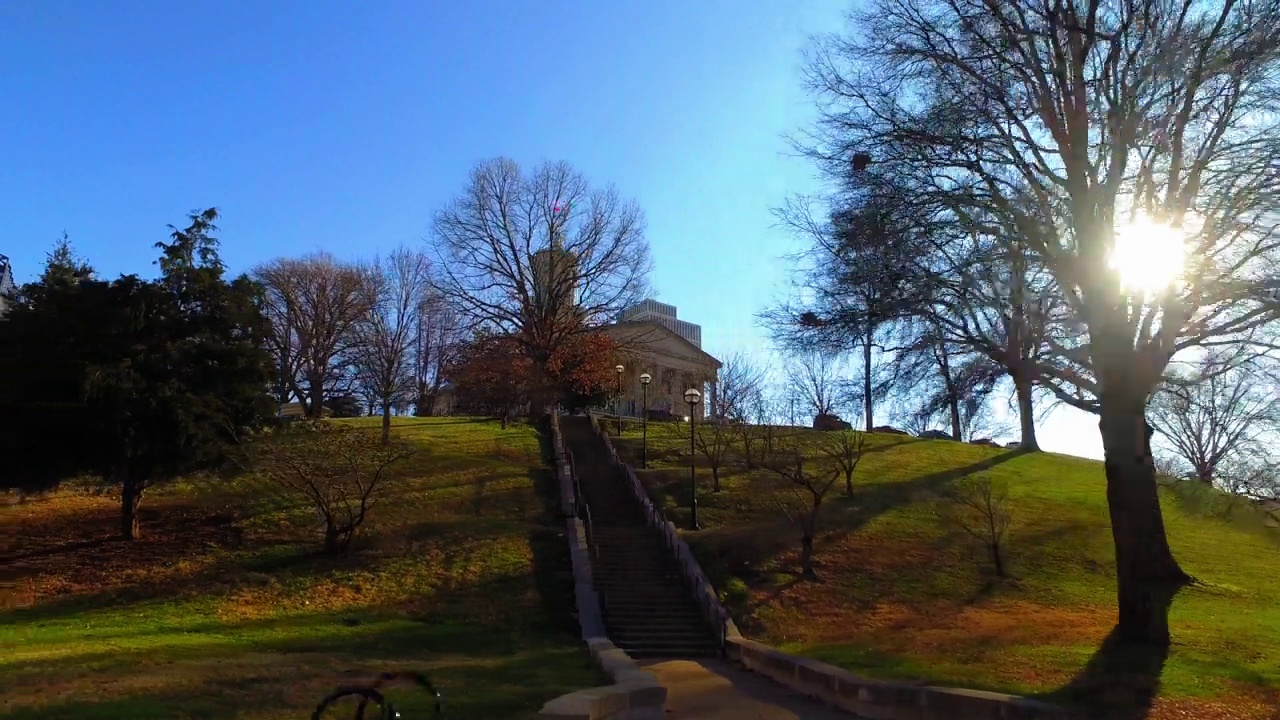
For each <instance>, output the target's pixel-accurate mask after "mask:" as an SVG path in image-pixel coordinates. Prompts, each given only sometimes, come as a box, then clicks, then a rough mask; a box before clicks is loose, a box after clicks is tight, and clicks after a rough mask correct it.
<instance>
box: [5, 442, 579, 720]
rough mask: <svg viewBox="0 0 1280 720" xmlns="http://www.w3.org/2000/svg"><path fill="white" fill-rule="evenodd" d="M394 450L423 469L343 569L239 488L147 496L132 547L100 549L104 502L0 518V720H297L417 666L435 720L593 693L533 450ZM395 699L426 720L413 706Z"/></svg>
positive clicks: (294, 508) (421, 701)
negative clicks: (14, 530)
mask: <svg viewBox="0 0 1280 720" xmlns="http://www.w3.org/2000/svg"><path fill="white" fill-rule="evenodd" d="M355 422H357V423H358V424H362V423H366V422H371V421H366V420H359V421H355ZM395 432H396V434H397V436H399V437H401V438H403V439H405V440H408V441H411V442H413V443H414V444H415V445H416V446H418V448H419V451H418V453H417V454H416V455H415V456H414V457H413V458H412V459H411V460H409V461H408V462H407V463H406V464H405V465H404V466H402V467H400V468H399V469H398V470H397V471H396V477H395V482H394V484H393V486H389V487H392V488H393V489H392V491H391V492H390V494H389V496H388V497H387V499H385V500H383V501H382V504H381V505H380V506H379V507H378V508H377V509H376V510H375V514H374V516H373V521H372V525H371V526H370V527H369V528H368V529H367V530H368V532H367V533H366V535H365V536H364V537H363V538H361V539H358V540H357V542H356V545H355V546H354V547H353V548H352V550H351V551H350V553H349V554H348V555H347V556H345V557H341V558H332V557H326V556H323V555H319V554H317V553H316V552H315V551H316V549H317V548H318V547H319V544H320V538H319V535H318V534H317V533H316V532H315V528H314V527H313V526H312V523H311V521H310V520H311V517H312V515H311V512H310V511H309V510H308V508H307V507H306V506H305V505H303V504H300V503H299V502H298V501H297V500H296V499H294V498H291V497H287V496H282V495H281V494H280V493H279V492H277V491H276V490H275V489H274V488H273V487H272V486H270V485H269V484H266V483H264V482H263V481H261V480H255V479H253V478H251V477H240V478H237V479H234V480H227V481H222V480H213V479H209V480H204V481H199V482H182V483H178V484H175V485H172V486H169V487H166V488H164V489H163V490H157V491H156V492H155V493H154V495H152V496H149V497H148V498H146V500H145V501H144V505H143V507H144V511H145V512H146V515H145V516H144V523H143V533H144V538H143V539H142V540H140V541H137V542H134V543H125V542H119V541H114V540H110V539H109V536H110V535H111V534H112V532H113V531H114V528H115V513H116V512H117V510H116V506H115V501H114V498H112V497H110V496H105V497H99V496H95V495H92V494H86V493H83V492H69V491H63V492H60V493H57V494H54V495H51V496H48V497H45V498H40V499H35V500H31V501H28V502H25V503H21V504H10V505H7V506H5V507H4V508H3V514H4V521H5V524H6V525H8V526H10V527H12V526H15V525H16V526H17V527H18V528H19V537H20V538H21V541H20V542H21V546H20V547H18V548H16V552H17V555H18V556H19V557H20V559H19V563H20V565H19V568H18V570H19V573H20V576H21V577H20V580H19V582H18V583H17V584H16V586H15V590H14V591H13V592H11V593H9V597H8V599H7V603H6V606H7V607H8V609H7V610H4V611H0V648H3V652H2V653H0V686H3V687H4V688H5V692H4V694H3V697H2V698H0V718H4V719H5V720H11V719H14V720H16V719H17V718H37V717H38V718H77V719H78V718H136V719H145V718H179V717H181V718H245V719H255V720H268V719H271V720H275V719H283V718H304V717H309V716H310V712H311V709H312V708H313V707H314V705H315V703H316V702H318V701H319V699H320V698H321V697H323V696H324V695H325V694H327V693H328V692H329V691H330V690H332V689H334V688H335V687H337V686H339V685H343V684H348V683H351V682H366V681H368V680H370V679H371V678H372V677H373V676H374V675H375V674H376V673H378V672H381V671H384V670H396V669H413V670H419V671H424V672H426V673H428V674H429V675H430V676H431V677H432V679H433V680H434V681H435V682H436V684H437V685H438V686H439V687H440V688H441V690H442V691H443V693H444V695H445V700H446V709H447V717H450V718H474V719H476V720H480V719H482V718H483V719H484V720H495V719H503V718H528V717H530V716H532V715H533V714H534V713H535V712H536V711H537V709H538V708H539V707H541V705H542V704H543V703H544V702H545V701H547V700H548V699H550V698H552V697H555V696H557V695H560V694H562V693H565V692H569V691H571V690H575V689H579V688H583V687H589V686H594V685H598V684H601V683H602V682H604V678H603V677H602V676H601V675H600V673H599V672H598V671H597V670H596V669H595V668H594V666H593V664H592V662H591V660H590V658H589V656H588V654H587V653H586V652H585V649H584V648H583V647H582V645H581V641H580V638H579V637H578V635H577V634H576V625H575V623H574V621H573V619H572V618H571V616H570V615H569V612H570V608H571V607H572V594H571V588H570V587H569V586H568V582H567V580H566V578H565V575H564V573H565V571H566V570H567V545H566V543H565V539H564V536H563V532H562V527H563V526H562V525H561V523H560V522H559V521H557V520H555V518H554V516H553V514H552V513H550V512H548V506H547V502H548V500H552V499H553V498H554V487H553V483H554V480H553V477H552V475H551V473H550V472H549V471H547V470H546V469H545V467H544V465H543V461H542V453H541V448H540V445H539V439H538V437H537V435H536V434H535V433H534V431H533V430H531V429H530V428H529V427H527V426H523V425H513V426H512V427H511V428H509V429H507V430H502V429H500V428H499V427H498V425H497V423H492V422H484V421H472V420H468V419H459V418H440V419H434V418H422V419H397V421H396V426H395ZM19 605H21V606H22V607H18V606H19ZM393 697H396V698H397V701H398V704H399V705H400V706H401V709H402V711H404V713H405V715H406V717H427V715H426V713H425V708H426V705H425V703H426V701H427V699H426V698H425V697H424V696H423V694H422V693H418V692H412V691H408V690H404V691H399V692H398V693H393ZM350 715H351V710H350V709H348V710H347V712H346V713H344V715H343V716H344V717H349V716H350ZM334 717H338V716H337V715H334Z"/></svg>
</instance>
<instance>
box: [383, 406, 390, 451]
mask: <svg viewBox="0 0 1280 720" xmlns="http://www.w3.org/2000/svg"><path fill="white" fill-rule="evenodd" d="M382 444H383V445H390V444H391V403H389V402H386V401H383V403H382Z"/></svg>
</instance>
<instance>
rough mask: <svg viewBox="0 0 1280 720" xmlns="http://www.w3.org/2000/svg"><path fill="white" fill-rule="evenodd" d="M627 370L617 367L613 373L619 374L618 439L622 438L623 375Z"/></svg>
mask: <svg viewBox="0 0 1280 720" xmlns="http://www.w3.org/2000/svg"><path fill="white" fill-rule="evenodd" d="M625 370H626V368H625V367H623V366H622V365H617V366H615V367H614V368H613V371H614V372H616V373H618V402H617V404H616V408H615V409H616V410H617V411H618V437H622V373H623V372H624V371H625Z"/></svg>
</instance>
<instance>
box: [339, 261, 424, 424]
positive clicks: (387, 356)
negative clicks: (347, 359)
mask: <svg viewBox="0 0 1280 720" xmlns="http://www.w3.org/2000/svg"><path fill="white" fill-rule="evenodd" d="M430 280H431V277H430V264H429V262H428V260H427V256H426V254H425V253H421V252H417V251H414V250H409V249H407V248H403V247H401V248H398V249H396V250H394V251H392V253H391V254H390V255H389V256H388V257H387V258H386V259H385V260H383V259H381V258H374V260H373V262H372V263H371V264H370V265H369V266H368V267H367V268H365V281H364V285H363V291H364V292H365V293H366V297H365V298H364V300H363V301H362V303H361V304H362V305H364V306H365V307H366V308H367V311H366V314H365V316H364V317H363V318H361V319H360V321H359V322H358V323H356V326H355V334H356V342H355V348H354V350H355V356H356V363H355V364H356V372H358V373H360V375H362V376H363V377H364V378H365V379H366V381H367V383H368V385H369V387H370V388H371V389H372V391H373V392H372V394H373V396H374V398H376V402H377V404H378V406H379V408H380V409H381V411H382V442H383V443H384V444H389V443H390V442H391V409H392V407H394V406H396V405H399V404H401V403H404V402H407V401H408V399H409V398H411V397H413V394H414V392H415V390H416V389H417V388H416V387H415V383H414V377H413V357H412V351H413V349H414V343H415V341H416V340H417V334H418V331H419V328H420V327H421V320H422V318H421V315H420V312H421V310H422V308H423V306H424V305H425V304H426V301H427V288H428V287H430V285H429V283H430Z"/></svg>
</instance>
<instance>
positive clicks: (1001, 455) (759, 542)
mask: <svg viewBox="0 0 1280 720" xmlns="http://www.w3.org/2000/svg"><path fill="white" fill-rule="evenodd" d="M636 430H637V428H628V430H627V433H626V434H625V435H624V437H623V438H622V439H621V441H620V442H618V445H619V447H620V450H621V452H622V453H623V455H624V456H626V457H628V458H629V459H630V460H631V461H632V462H633V464H636V465H638V464H639V463H638V461H639V456H640V439H639V434H638V432H636ZM800 432H801V441H802V442H805V443H812V442H813V441H814V440H815V439H816V438H817V436H818V434H817V433H815V432H813V431H800ZM687 433H688V428H687V426H684V427H681V426H678V425H665V424H650V434H649V438H650V441H649V465H650V468H651V469H650V470H648V471H640V472H639V475H640V477H641V478H643V481H644V482H645V484H646V485H647V486H648V488H649V490H650V492H651V494H652V495H653V496H654V498H655V500H656V501H658V502H659V503H660V504H661V505H663V506H664V507H665V508H666V512H667V514H668V517H669V518H671V519H672V520H673V521H675V522H676V523H677V525H678V526H680V527H686V526H687V521H688V520H687V519H688V512H687V509H686V508H687V507H688V497H689V489H688V488H689V479H688V469H687V468H688V459H687V458H688V452H689V450H688V447H689V439H688V434H687ZM698 464H699V468H698V473H699V511H700V512H699V514H700V517H699V520H700V521H701V524H702V527H703V528H704V529H703V530H702V531H701V532H695V533H686V539H687V540H688V541H689V543H690V545H691V546H692V547H693V549H694V551H695V553H696V554H697V555H698V557H699V560H700V562H701V563H702V565H703V567H704V568H705V569H706V570H707V572H708V573H709V574H710V575H711V576H712V579H713V581H714V582H715V584H716V586H717V588H719V590H720V592H721V595H722V597H724V598H725V600H726V602H727V603H728V604H729V605H730V607H731V608H732V610H733V612H734V614H735V616H736V619H737V620H738V622H739V623H740V624H741V625H742V627H743V629H744V632H746V633H747V634H748V635H750V636H754V637H757V638H759V639H761V640H763V641H765V642H768V643H770V644H773V645H775V646H779V647H781V648H783V649H786V650H788V651H792V652H797V653H800V654H806V655H810V656H813V657H816V658H820V659H822V660H825V661H827V662H831V663H833V664H836V665H839V666H842V667H845V668H848V669H850V670H852V671H855V672H857V673H860V674H863V675H867V676H873V677H881V678H898V679H912V680H922V681H928V682H933V683H941V684H950V685H958V686H965V687H973V688H980V689H990V690H998V691H1004V692H1013V693H1020V694H1040V695H1045V696H1048V697H1050V698H1052V699H1055V700H1059V701H1062V702H1081V701H1083V700H1084V699H1085V698H1088V697H1099V696H1100V694H1099V693H1098V692H1096V691H1098V690H1100V689H1101V686H1102V685H1116V684H1119V685H1120V686H1121V688H1122V689H1123V690H1124V692H1125V693H1128V694H1135V693H1136V694H1137V695H1138V696H1142V695H1143V694H1148V695H1149V694H1155V695H1158V699H1156V700H1154V705H1155V709H1154V711H1153V713H1152V714H1151V717H1182V715H1179V714H1178V713H1180V712H1190V713H1191V714H1190V715H1187V717H1197V718H1209V717H1224V718H1225V717H1241V718H1254V717H1256V718H1270V717H1271V713H1273V712H1275V711H1276V710H1277V709H1280V531H1276V530H1274V529H1268V528H1266V527H1265V526H1264V525H1263V523H1262V520H1261V515H1260V513H1257V512H1255V511H1253V510H1252V508H1250V507H1248V506H1247V504H1246V503H1243V502H1242V501H1238V500H1233V499H1230V498H1226V497H1225V496H1222V495H1220V494H1218V493H1216V492H1211V491H1206V490H1204V489H1203V488H1200V487H1197V486H1194V485H1188V484H1178V485H1177V486H1175V487H1164V488H1162V491H1161V499H1162V505H1163V508H1164V513H1165V522H1166V524H1167V526H1168V533H1169V538H1170V542H1171V543H1172V546H1173V549H1174V552H1175V554H1176V556H1177V558H1178V559H1179V560H1180V561H1181V563H1182V565H1183V567H1184V569H1186V570H1187V571H1188V572H1189V573H1190V574H1192V575H1193V576H1194V577H1195V578H1197V581H1198V582H1197V583H1196V584H1195V585H1193V586H1191V587H1188V588H1186V589H1184V590H1183V591H1182V592H1181V593H1179V595H1178V596H1177V597H1176V599H1175V601H1174V604H1173V606H1172V608H1171V611H1170V623H1171V626H1172V628H1173V635H1174V644H1173V647H1172V648H1170V650H1169V652H1168V656H1167V658H1163V659H1162V658H1161V657H1160V655H1161V653H1159V652H1158V651H1153V652H1150V653H1147V652H1142V653H1137V654H1136V655H1135V654H1125V653H1127V652H1128V651H1123V652H1119V651H1117V650H1116V648H1115V647H1114V644H1113V643H1108V644H1106V645H1105V646H1104V641H1105V640H1106V638H1107V636H1108V634H1109V633H1110V631H1111V629H1112V627H1113V625H1114V622H1115V610H1114V597H1115V589H1114V582H1115V577H1114V570H1113V562H1114V555H1113V548H1112V544H1111V536H1110V526H1109V522H1108V516H1107V509H1106V501H1105V479H1104V475H1103V469H1102V465H1101V463H1098V462H1094V461H1090V460H1084V459H1080V458H1074V457H1069V456H1062V455H1053V454H1047V453H1040V454H1031V455H1020V454H1016V453H1013V452H1010V451H1005V450H999V449H994V448H987V447H982V446H974V445H968V444H963V443H954V442H950V441H940V440H920V439H917V438H912V437H903V436H894V435H869V436H867V451H866V453H865V455H864V457H863V459H862V461H861V464H860V465H859V466H858V469H857V475H856V478H855V481H854V482H855V492H854V495H853V496H852V497H846V496H845V494H844V489H843V480H841V481H839V482H838V483H837V485H836V487H834V488H833V489H832V490H831V492H830V495H829V496H828V500H827V502H826V503H825V505H824V507H823V509H822V511H821V514H820V519H819V525H820V530H821V535H820V538H819V540H818V542H817V550H816V558H817V572H818V574H819V578H820V580H819V581H818V582H811V581H802V580H801V579H800V578H799V575H798V573H797V567H796V561H797V560H796V559H797V555H798V553H797V551H798V547H799V543H798V537H799V535H798V532H797V531H796V529H795V527H794V526H793V525H791V524H789V521H788V520H787V519H786V517H785V514H784V513H783V512H782V510H781V509H780V505H786V506H788V507H789V508H791V509H792V510H793V512H794V510H795V509H798V508H799V507H801V503H800V502H799V498H798V496H797V495H796V493H795V492H794V490H793V489H792V488H791V487H789V486H787V485H786V484H785V481H782V480H781V479H780V478H779V477H778V476H777V475H775V474H773V473H770V472H769V471H767V470H760V469H756V470H754V471H748V470H746V469H745V467H744V460H743V458H742V453H741V447H740V446H738V447H735V448H734V449H733V450H732V451H731V458H730V466H729V467H728V468H724V469H722V471H721V474H722V478H723V486H724V489H723V492H721V493H713V492H711V483H710V479H709V471H708V469H707V468H706V467H705V459H704V458H702V457H701V456H699V458H698ZM964 476H970V477H979V478H981V477H985V478H990V479H992V480H996V481H999V482H1000V483H1004V484H1007V487H1008V493H1009V507H1010V509H1011V512H1012V525H1011V528H1010V530H1009V535H1008V540H1007V554H1008V560H1009V566H1010V574H1011V575H1012V576H1013V579H1012V580H1005V581H998V580H996V579H995V577H994V574H993V573H992V571H991V570H990V563H989V562H988V561H987V560H986V557H985V556H984V555H983V554H982V550H981V549H980V548H977V547H975V546H974V542H973V540H972V539H971V538H969V537H967V536H965V535H963V534H962V533H957V532H956V531H954V530H951V529H949V528H948V526H947V525H946V524H944V523H942V522H941V521H940V520H939V518H938V515H937V513H936V510H935V509H936V507H937V504H936V502H937V501H936V499H935V498H936V495H935V493H936V492H937V491H938V490H940V489H943V488H945V487H947V486H948V485H949V484H950V483H952V482H954V481H955V479H956V478H959V477H964ZM1104 647H1105V651H1104V650H1103V649H1104ZM1117 668H1119V670H1118V669H1117ZM1121 672H1123V674H1124V675H1125V676H1126V677H1124V678H1119V679H1117V677H1116V676H1117V675H1118V674H1120V673H1121ZM1144 702H1148V700H1146V699H1143V698H1141V697H1140V698H1139V704H1142V703H1144ZM1122 716H1123V717H1126V718H1137V717H1143V715H1141V714H1135V713H1132V712H1131V713H1129V714H1123V715H1122Z"/></svg>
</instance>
